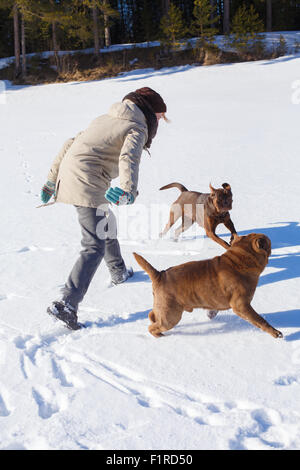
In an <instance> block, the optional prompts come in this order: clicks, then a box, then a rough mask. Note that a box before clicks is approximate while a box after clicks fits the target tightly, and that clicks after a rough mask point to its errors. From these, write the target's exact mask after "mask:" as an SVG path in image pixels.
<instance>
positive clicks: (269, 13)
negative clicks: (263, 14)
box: [266, 0, 272, 31]
mask: <svg viewBox="0 0 300 470" xmlns="http://www.w3.org/2000/svg"><path fill="white" fill-rule="evenodd" d="M266 2H267V31H272V0H266Z"/></svg>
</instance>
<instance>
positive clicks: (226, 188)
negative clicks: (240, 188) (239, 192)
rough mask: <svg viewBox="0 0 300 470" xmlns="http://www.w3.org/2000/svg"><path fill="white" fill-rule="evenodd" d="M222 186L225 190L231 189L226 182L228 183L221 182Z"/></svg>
mask: <svg viewBox="0 0 300 470" xmlns="http://www.w3.org/2000/svg"><path fill="white" fill-rule="evenodd" d="M222 188H224V189H225V191H230V190H231V186H230V184H228V183H223V184H222Z"/></svg>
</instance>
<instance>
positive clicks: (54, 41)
mask: <svg viewBox="0 0 300 470" xmlns="http://www.w3.org/2000/svg"><path fill="white" fill-rule="evenodd" d="M56 26H57V22H56V21H52V43H53V52H54V58H55V63H56V67H57V72H58V73H59V72H60V63H59V55H58V49H59V46H58V42H57V30H56Z"/></svg>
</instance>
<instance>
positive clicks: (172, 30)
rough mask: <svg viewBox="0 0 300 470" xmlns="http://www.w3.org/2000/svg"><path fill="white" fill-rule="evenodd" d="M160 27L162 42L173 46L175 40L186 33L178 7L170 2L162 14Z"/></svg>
mask: <svg viewBox="0 0 300 470" xmlns="http://www.w3.org/2000/svg"><path fill="white" fill-rule="evenodd" d="M160 27H161V31H162V33H163V42H164V43H165V44H167V45H169V44H171V45H172V46H173V47H175V46H176V41H177V40H178V39H181V38H182V37H183V36H184V35H185V33H186V26H185V24H184V21H183V15H182V12H181V10H180V8H178V7H177V6H176V5H174V4H173V3H171V4H170V8H169V11H168V13H167V15H165V16H163V18H162V20H161V23H160Z"/></svg>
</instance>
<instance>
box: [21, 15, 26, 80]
mask: <svg viewBox="0 0 300 470" xmlns="http://www.w3.org/2000/svg"><path fill="white" fill-rule="evenodd" d="M21 45H22V78H23V80H24V79H25V78H26V36H25V21H24V15H23V14H22V16H21Z"/></svg>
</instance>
